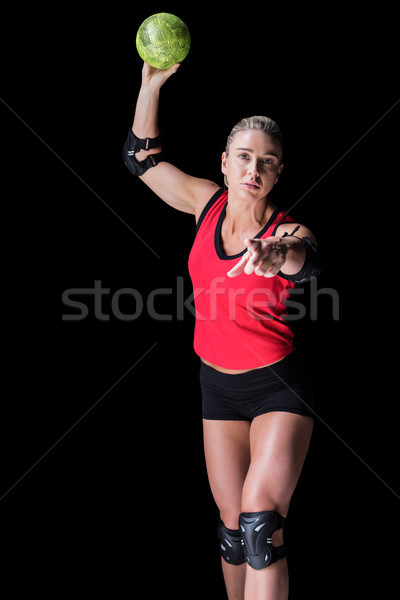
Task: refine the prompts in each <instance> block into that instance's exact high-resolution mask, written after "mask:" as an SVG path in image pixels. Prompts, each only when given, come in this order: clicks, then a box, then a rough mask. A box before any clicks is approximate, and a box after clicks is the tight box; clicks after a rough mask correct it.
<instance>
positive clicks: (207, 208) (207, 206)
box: [196, 187, 226, 233]
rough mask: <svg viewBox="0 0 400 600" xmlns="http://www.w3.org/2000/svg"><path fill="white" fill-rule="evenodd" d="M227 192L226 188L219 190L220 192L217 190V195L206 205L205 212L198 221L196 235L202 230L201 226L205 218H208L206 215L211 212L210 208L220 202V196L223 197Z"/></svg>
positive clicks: (202, 212) (203, 211)
mask: <svg viewBox="0 0 400 600" xmlns="http://www.w3.org/2000/svg"><path fill="white" fill-rule="evenodd" d="M224 192H226V188H225V187H221V188H219V190H217V191H216V192H215V194H213V195H212V196H211V198H210V200H209V201H208V202H207V204H206V205H205V207H204V208H203V210H202V211H201V214H200V217H199V220H198V221H197V224H196V233H197V232H198V230H199V229H200V225H201V224H202V222H203V220H204V217H205V216H206V214H207V213H208V211H209V210H210V208H211V207H212V205H213V204H214V203H215V202H216V201H217V200H218V198H219V197H220V196H222V194H223V193H224Z"/></svg>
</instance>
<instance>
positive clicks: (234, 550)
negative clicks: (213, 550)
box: [218, 521, 246, 565]
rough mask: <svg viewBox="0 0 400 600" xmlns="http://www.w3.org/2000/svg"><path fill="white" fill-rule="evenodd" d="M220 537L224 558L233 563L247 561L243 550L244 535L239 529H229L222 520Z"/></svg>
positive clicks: (219, 530)
mask: <svg viewBox="0 0 400 600" xmlns="http://www.w3.org/2000/svg"><path fill="white" fill-rule="evenodd" d="M218 537H219V541H220V550H221V555H222V558H223V559H224V560H225V561H226V562H227V563H229V564H231V565H242V564H243V563H245V562H246V557H245V555H244V552H243V545H242V536H241V535H240V531H239V529H228V528H227V527H225V525H224V524H223V522H222V521H220V522H219V525H218Z"/></svg>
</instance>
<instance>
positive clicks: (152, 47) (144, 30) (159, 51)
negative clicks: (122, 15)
mask: <svg viewBox="0 0 400 600" xmlns="http://www.w3.org/2000/svg"><path fill="white" fill-rule="evenodd" d="M136 48H137V51H138V53H139V56H140V57H141V58H142V59H143V60H144V61H145V62H147V63H148V64H149V65H151V66H152V67H156V68H157V69H169V68H170V67H172V65H175V64H176V63H178V62H179V63H180V62H182V61H183V60H184V59H185V58H186V56H187V54H188V52H189V49H190V32H189V29H188V27H187V26H186V25H185V23H184V22H183V21H182V20H181V19H179V17H176V16H175V15H171V14H170V13H157V14H155V15H152V16H151V17H148V18H147V19H146V20H145V21H143V23H142V24H141V26H140V27H139V29H138V32H137V35H136Z"/></svg>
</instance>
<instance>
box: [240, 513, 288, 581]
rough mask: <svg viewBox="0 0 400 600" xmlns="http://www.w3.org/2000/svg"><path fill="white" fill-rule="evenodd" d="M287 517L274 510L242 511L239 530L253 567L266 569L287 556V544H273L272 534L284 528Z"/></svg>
mask: <svg viewBox="0 0 400 600" xmlns="http://www.w3.org/2000/svg"><path fill="white" fill-rule="evenodd" d="M284 525H285V519H284V517H282V515H280V514H279V513H277V512H275V511H273V510H265V511H262V512H254V513H241V515H240V516H239V530H240V533H241V535H242V538H243V545H244V554H245V557H246V560H247V562H248V563H249V565H250V566H251V567H253V569H257V570H258V569H264V568H265V567H268V566H269V565H272V563H274V562H276V561H277V560H279V559H281V558H283V557H284V556H286V552H285V546H284V545H283V544H282V545H281V546H273V545H272V539H271V536H272V534H273V533H274V531H277V529H281V528H283V527H284Z"/></svg>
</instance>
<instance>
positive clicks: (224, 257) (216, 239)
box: [214, 202, 280, 260]
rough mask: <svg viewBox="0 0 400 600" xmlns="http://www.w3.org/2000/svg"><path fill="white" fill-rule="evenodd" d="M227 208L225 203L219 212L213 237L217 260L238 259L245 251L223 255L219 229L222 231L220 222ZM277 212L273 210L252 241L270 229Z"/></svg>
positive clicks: (278, 209) (278, 210)
mask: <svg viewBox="0 0 400 600" xmlns="http://www.w3.org/2000/svg"><path fill="white" fill-rule="evenodd" d="M227 206H228V202H226V204H225V206H224V207H223V209H222V210H221V214H220V215H219V217H218V222H217V226H216V228H215V236H214V245H215V250H216V252H217V255H218V258H220V259H221V260H232V259H234V258H240V257H241V256H243V254H244V253H245V252H246V251H247V248H245V249H244V250H242V251H241V252H239V253H238V254H231V255H227V254H225V252H224V251H223V249H222V245H221V229H222V222H223V220H224V217H225V213H226V207H227ZM279 212H280V208H277V209H275V210H274V212H273V213H272V215H271V216H270V218H269V219H268V222H267V224H266V225H264V227H263V228H262V229H261V231H259V232H258V233H257V235H255V236H253V239H257V238H260V237H261V236H262V235H264V233H265V232H266V231H267V229H268V228H269V227H271V225H272V224H273V222H274V221H275V219H276V217H277V216H278V214H279Z"/></svg>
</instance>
